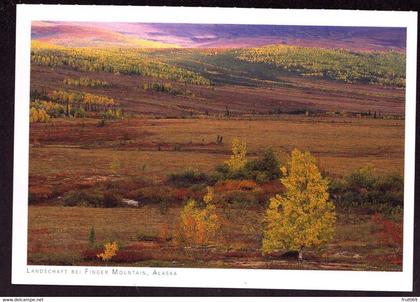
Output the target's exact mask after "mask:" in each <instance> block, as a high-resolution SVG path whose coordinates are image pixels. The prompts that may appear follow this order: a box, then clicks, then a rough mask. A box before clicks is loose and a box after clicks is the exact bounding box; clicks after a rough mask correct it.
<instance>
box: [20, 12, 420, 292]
mask: <svg viewBox="0 0 420 302" xmlns="http://www.w3.org/2000/svg"><path fill="white" fill-rule="evenodd" d="M16 37H17V47H16V97H15V147H14V148H15V149H14V151H15V153H14V158H15V166H14V201H13V202H14V209H13V210H14V212H13V215H14V216H13V261H12V262H13V263H12V271H13V274H12V281H13V283H14V284H54V285H108V286H165V287H168V286H169V287H219V288H272V289H339V290H375V291H379V290H381V291H410V290H412V285H413V281H412V276H413V225H414V172H415V170H414V162H415V158H414V154H415V144H414V142H415V112H416V110H415V106H416V98H415V96H416V91H415V89H416V69H415V67H416V47H417V45H416V41H417V14H416V13H413V12H386V11H382V12H380V11H340V10H278V9H250V8H248V9H240V8H202V7H201V8H200V7H195V8H181V7H132V6H130V7H129V6H126V7H123V6H119V7H116V6H72V5H18V7H17V31H16Z"/></svg>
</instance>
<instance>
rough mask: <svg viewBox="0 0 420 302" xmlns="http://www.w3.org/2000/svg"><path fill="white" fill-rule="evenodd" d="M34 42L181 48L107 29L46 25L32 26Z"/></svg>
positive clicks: (90, 45) (67, 45) (62, 44)
mask: <svg viewBox="0 0 420 302" xmlns="http://www.w3.org/2000/svg"><path fill="white" fill-rule="evenodd" d="M32 40H35V41H39V42H44V43H47V44H50V45H57V46H66V47H110V46H118V47H139V48H179V46H178V45H175V44H169V43H162V42H156V41H149V40H145V39H139V38H136V37H133V36H129V35H124V34H121V33H118V32H113V31H111V30H107V29H100V28H96V27H87V26H86V27H84V26H79V25H61V24H58V25H49V24H45V23H42V24H33V25H32Z"/></svg>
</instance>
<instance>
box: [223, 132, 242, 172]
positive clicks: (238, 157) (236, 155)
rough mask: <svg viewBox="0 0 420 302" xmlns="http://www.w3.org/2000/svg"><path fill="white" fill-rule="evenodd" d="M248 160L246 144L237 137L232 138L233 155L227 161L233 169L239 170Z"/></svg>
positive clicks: (230, 168)
mask: <svg viewBox="0 0 420 302" xmlns="http://www.w3.org/2000/svg"><path fill="white" fill-rule="evenodd" d="M246 162H247V160H246V144H245V143H244V142H241V141H240V140H239V139H238V138H237V137H235V138H234V139H233V140H232V155H231V156H230V159H229V160H227V161H226V164H227V165H228V167H229V170H231V171H239V170H240V169H242V168H243V167H245V164H246Z"/></svg>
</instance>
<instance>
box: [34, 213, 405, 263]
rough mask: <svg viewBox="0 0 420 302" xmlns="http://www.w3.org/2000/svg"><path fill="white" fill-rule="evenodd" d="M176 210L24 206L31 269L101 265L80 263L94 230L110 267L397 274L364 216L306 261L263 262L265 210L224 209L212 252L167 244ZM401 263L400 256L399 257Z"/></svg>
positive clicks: (340, 225)
mask: <svg viewBox="0 0 420 302" xmlns="http://www.w3.org/2000/svg"><path fill="white" fill-rule="evenodd" d="M179 211H180V208H179V207H174V208H170V209H169V210H168V212H167V214H165V215H162V214H160V212H159V208H158V207H157V206H145V207H142V208H139V209H132V208H129V209H127V208H116V209H95V208H80V207H74V208H63V207H50V206H30V207H29V250H28V253H29V254H28V263H31V264H69V265H80V264H85V265H101V263H100V261H99V260H97V259H95V254H93V258H92V257H91V258H89V259H83V258H82V255H83V254H84V253H85V252H86V250H88V233H89V230H90V228H91V227H92V226H93V227H94V228H95V231H96V237H97V242H109V241H117V242H118V243H119V245H120V246H121V249H120V256H118V257H117V258H116V259H115V263H113V265H129V266H148V265H151V266H178V267H238V268H292V269H293V268H296V269H302V268H305V269H345V270H365V269H367V270H400V269H401V266H400V264H393V263H391V262H387V261H384V259H385V257H390V256H393V257H395V255H394V251H393V249H392V248H390V247H387V246H383V245H381V243H380V238H379V237H378V236H379V234H378V231H377V229H376V227H375V226H374V225H372V221H371V220H370V217H368V216H360V215H359V216H358V222H357V223H348V222H344V221H342V220H340V219H339V222H338V225H337V230H336V236H335V239H334V241H333V242H332V243H331V244H329V245H328V246H326V247H325V248H324V249H322V250H308V251H306V254H305V257H306V260H305V261H304V263H297V262H296V261H294V260H284V259H280V258H276V257H274V258H266V257H262V256H261V253H260V240H261V232H262V224H261V221H262V218H263V213H264V212H263V210H262V209H255V208H253V209H240V208H231V209H228V208H225V209H223V210H221V211H220V215H221V216H222V217H223V221H224V225H223V238H224V239H223V240H222V241H221V242H220V243H219V245H215V246H213V247H209V248H204V249H203V248H202V249H200V248H182V247H179V246H177V245H176V244H175V243H174V241H173V240H172V241H171V240H169V241H168V240H167V238H171V236H170V234H173V232H174V229H175V228H176V226H177V223H178V217H179ZM398 257H401V255H399V256H397V258H398Z"/></svg>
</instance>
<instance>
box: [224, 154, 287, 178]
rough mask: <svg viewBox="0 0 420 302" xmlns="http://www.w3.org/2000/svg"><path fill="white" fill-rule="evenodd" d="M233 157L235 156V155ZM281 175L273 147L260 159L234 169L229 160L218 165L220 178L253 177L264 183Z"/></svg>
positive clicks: (246, 162)
mask: <svg viewBox="0 0 420 302" xmlns="http://www.w3.org/2000/svg"><path fill="white" fill-rule="evenodd" d="M232 157H233V158H235V156H234V155H232ZM237 157H238V156H237ZM232 160H233V159H232V158H231V161H232ZM280 176H281V171H280V161H279V160H278V159H277V156H276V154H275V153H274V151H273V150H271V149H268V150H266V151H264V153H263V155H262V156H261V157H260V158H258V159H255V160H249V161H245V162H244V164H243V165H242V166H241V167H240V168H237V169H232V167H231V166H229V164H228V163H227V162H226V163H224V164H222V165H219V166H217V167H216V178H217V179H219V180H226V179H242V180H243V179H252V180H254V181H256V182H257V183H258V184H263V183H266V182H269V181H271V180H274V179H278V178H279V177H280Z"/></svg>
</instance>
